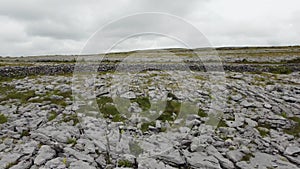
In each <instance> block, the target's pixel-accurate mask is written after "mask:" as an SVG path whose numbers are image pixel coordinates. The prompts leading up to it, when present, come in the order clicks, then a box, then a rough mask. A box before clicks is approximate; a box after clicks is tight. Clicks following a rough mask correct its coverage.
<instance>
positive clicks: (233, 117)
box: [0, 70, 300, 169]
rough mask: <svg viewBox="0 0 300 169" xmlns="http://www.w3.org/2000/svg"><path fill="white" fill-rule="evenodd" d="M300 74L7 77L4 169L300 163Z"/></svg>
mask: <svg viewBox="0 0 300 169" xmlns="http://www.w3.org/2000/svg"><path fill="white" fill-rule="evenodd" d="M299 79H300V72H293V73H291V74H272V73H237V72H226V73H224V74H217V75H216V74H214V73H206V72H186V71H176V70H169V71H158V70H153V71H144V72H138V73H137V72H126V73H120V72H106V73H97V74H96V76H94V78H91V76H90V75H89V74H88V75H85V74H78V75H74V76H72V75H71V76H70V75H57V76H43V75H39V76H34V77H25V78H15V79H10V80H4V81H1V95H0V113H1V115H0V168H1V169H7V168H12V169H17V168H20V169H21V168H22V169H24V168H25V169H36V168H43V169H50V168H59V169H63V168H74V169H75V168H76V169H77V168H78V169H83V168H84V169H88V168H90V169H94V168H107V169H108V168H153V169H155V168H168V169H172V168H211V169H219V168H224V169H233V168H241V169H248V168H249V169H252V168H265V169H270V168H280V169H293V168H295V169H296V168H299V167H300V138H299V136H300V135H299V131H300V81H299Z"/></svg>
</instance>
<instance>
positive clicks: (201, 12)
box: [0, 0, 300, 56]
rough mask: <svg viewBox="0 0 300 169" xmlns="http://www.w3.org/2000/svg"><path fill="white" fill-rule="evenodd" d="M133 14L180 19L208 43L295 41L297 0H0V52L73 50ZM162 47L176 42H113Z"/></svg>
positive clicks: (112, 34)
mask: <svg viewBox="0 0 300 169" xmlns="http://www.w3.org/2000/svg"><path fill="white" fill-rule="evenodd" d="M139 12H163V13H169V14H172V15H175V16H178V17H181V18H183V19H184V20H186V21H187V22H189V23H191V24H192V25H194V26H195V27H196V28H197V29H198V30H199V31H201V32H202V33H203V35H204V36H205V37H206V38H207V39H208V40H209V42H210V43H211V45H213V46H258V45H264V46H270V45H299V44H300V1H299V0H284V1H283V0H188V1H184V0H181V1H179V0H147V1H146V0H115V1H104V0H1V1H0V25H1V26H0V55H1V56H8V55H10V56H22V55H23V56H26V55H46V54H78V53H80V51H81V50H82V48H83V47H84V45H85V44H86V42H87V41H88V39H89V38H90V37H91V36H92V35H93V34H94V33H95V32H96V31H97V30H98V29H99V28H101V27H103V26H104V25H105V24H107V23H109V22H111V21H113V20H117V19H118V18H121V17H124V16H127V15H131V14H134V13H139ZM143 25H144V27H147V28H148V27H150V26H151V25H152V26H153V25H155V26H156V30H157V29H159V28H162V29H164V26H166V25H168V22H167V21H165V20H161V19H158V20H157V21H156V22H150V23H149V24H146V23H143ZM135 26H136V25H135V24H132V23H126V22H124V23H121V24H119V25H118V26H117V27H116V26H115V27H113V28H112V29H111V30H110V31H109V32H105V33H107V34H106V35H105V36H104V37H106V38H107V39H105V40H103V41H102V42H101V43H106V42H107V43H112V42H111V40H113V41H116V40H118V39H120V38H122V37H121V35H122V33H123V32H126V31H128V30H132V29H135V28H134V27H135ZM136 27H137V26H136ZM136 29H137V28H136ZM179 29H180V28H177V30H176V28H174V29H169V31H170V32H172V31H177V32H178V30H179ZM189 38H190V39H191V40H192V39H193V38H197V37H193V36H190V37H189ZM162 47H180V45H178V43H177V42H174V40H170V38H167V37H162V36H160V37H158V36H157V37H154V36H149V35H145V36H141V37H135V38H129V39H128V40H126V41H123V42H122V44H120V45H119V49H120V50H131V49H142V48H162Z"/></svg>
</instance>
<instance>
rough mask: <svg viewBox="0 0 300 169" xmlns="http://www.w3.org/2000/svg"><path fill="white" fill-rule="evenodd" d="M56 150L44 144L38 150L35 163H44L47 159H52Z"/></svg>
mask: <svg viewBox="0 0 300 169" xmlns="http://www.w3.org/2000/svg"><path fill="white" fill-rule="evenodd" d="M55 154H56V152H55V150H53V149H52V148H51V147H50V146H48V145H43V146H42V147H41V149H40V150H39V152H38V155H37V157H36V158H35V159H34V164H36V165H42V164H44V163H45V162H46V161H48V160H50V159H52V158H53V157H54V156H55Z"/></svg>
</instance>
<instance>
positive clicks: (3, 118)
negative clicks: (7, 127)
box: [0, 113, 7, 124]
mask: <svg viewBox="0 0 300 169" xmlns="http://www.w3.org/2000/svg"><path fill="white" fill-rule="evenodd" d="M6 122H7V117H6V116H5V115H4V114H2V113H1V114H0V124H4V123H6Z"/></svg>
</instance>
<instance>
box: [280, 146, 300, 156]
mask: <svg viewBox="0 0 300 169" xmlns="http://www.w3.org/2000/svg"><path fill="white" fill-rule="evenodd" d="M298 153H300V147H299V146H298V147H297V146H291V147H287V148H286V149H285V151H284V154H286V155H294V154H298Z"/></svg>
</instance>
